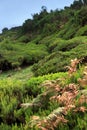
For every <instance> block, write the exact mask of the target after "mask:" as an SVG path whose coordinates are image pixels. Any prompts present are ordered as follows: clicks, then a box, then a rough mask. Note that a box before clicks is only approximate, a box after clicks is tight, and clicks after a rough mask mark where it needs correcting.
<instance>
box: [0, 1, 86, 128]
mask: <svg viewBox="0 0 87 130" xmlns="http://www.w3.org/2000/svg"><path fill="white" fill-rule="evenodd" d="M86 66H87V0H78V1H74V2H73V3H72V4H71V5H70V7H67V6H66V7H64V9H60V10H58V9H55V10H51V11H50V12H48V11H47V8H46V7H45V6H42V7H41V11H40V13H35V14H33V15H32V19H27V20H25V21H24V23H23V25H22V26H19V27H12V28H11V29H8V28H3V30H2V33H1V34H0V130H87V67H86Z"/></svg>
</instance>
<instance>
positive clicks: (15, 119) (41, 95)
mask: <svg viewBox="0 0 87 130" xmlns="http://www.w3.org/2000/svg"><path fill="white" fill-rule="evenodd" d="M78 62H79V60H77V59H74V60H72V61H71V65H70V66H67V67H68V68H69V71H68V73H63V72H61V73H55V74H49V75H44V76H39V77H33V78H31V79H30V80H26V82H23V81H22V80H17V79H16V80H15V79H12V78H11V77H9V78H7V79H3V80H0V123H1V124H0V129H1V130H39V129H41V130H43V129H46V130H48V129H49V130H50V129H53V130H56V129H59V130H62V129H65V130H66V129H67V130H71V129H72V130H75V129H76V130H82V129H85V130H86V128H87V84H86V83H87V68H86V67H85V68H80V70H78V71H76V66H77V64H78ZM72 119H73V120H72Z"/></svg>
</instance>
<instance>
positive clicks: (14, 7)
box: [0, 0, 74, 32]
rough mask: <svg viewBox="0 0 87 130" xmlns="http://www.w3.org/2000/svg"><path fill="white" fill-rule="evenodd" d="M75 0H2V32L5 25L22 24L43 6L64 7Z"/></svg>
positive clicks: (0, 19) (0, 5) (0, 4)
mask: <svg viewBox="0 0 87 130" xmlns="http://www.w3.org/2000/svg"><path fill="white" fill-rule="evenodd" d="M73 1H74V0H0V32H1V30H2V29H3V28H4V27H8V28H11V27H14V26H20V25H22V24H23V22H24V21H25V20H26V19H28V18H31V14H34V13H38V12H40V10H41V7H42V6H46V7H47V10H48V11H50V10H51V9H52V10H55V9H57V8H58V9H63V8H64V7H65V6H69V5H70V4H72V3H73Z"/></svg>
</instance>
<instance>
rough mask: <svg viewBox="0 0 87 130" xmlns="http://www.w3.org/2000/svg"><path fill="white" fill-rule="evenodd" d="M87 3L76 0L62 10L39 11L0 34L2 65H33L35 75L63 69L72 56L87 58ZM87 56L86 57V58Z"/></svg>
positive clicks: (1, 66) (8, 66)
mask: <svg viewBox="0 0 87 130" xmlns="http://www.w3.org/2000/svg"><path fill="white" fill-rule="evenodd" d="M86 35H87V4H86V2H85V1H84V2H83V1H74V2H73V4H71V6H70V7H65V8H64V9H63V10H58V9H56V10H54V11H53V10H51V11H50V12H47V8H46V7H44V6H43V7H42V10H41V12H40V13H36V14H33V16H32V19H28V20H25V22H24V23H23V25H22V26H20V27H14V28H11V29H10V30H8V29H6V28H4V29H3V32H2V34H1V35H0V69H1V70H3V71H4V70H9V69H14V68H18V67H23V66H27V65H29V66H30V65H33V64H35V63H37V64H35V65H34V66H33V69H32V70H33V72H34V73H35V75H43V74H47V73H52V72H53V73H54V72H58V71H64V66H65V65H67V64H68V62H69V61H70V59H71V58H75V57H77V58H84V57H85V60H86V56H87V53H86V48H87V47H86V44H87V37H86ZM85 60H84V61H85Z"/></svg>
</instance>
